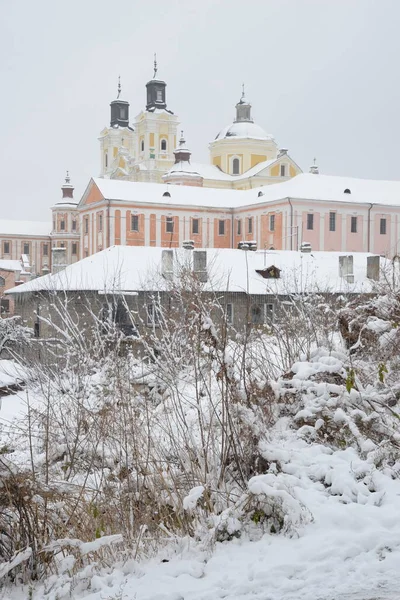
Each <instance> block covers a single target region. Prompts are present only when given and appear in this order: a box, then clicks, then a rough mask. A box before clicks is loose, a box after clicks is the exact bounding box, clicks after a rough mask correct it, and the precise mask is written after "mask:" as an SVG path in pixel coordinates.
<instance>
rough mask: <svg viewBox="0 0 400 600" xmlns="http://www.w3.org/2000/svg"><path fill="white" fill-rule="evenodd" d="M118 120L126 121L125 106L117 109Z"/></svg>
mask: <svg viewBox="0 0 400 600" xmlns="http://www.w3.org/2000/svg"><path fill="white" fill-rule="evenodd" d="M119 118H120V119H123V120H124V119H126V109H125V106H120V108H119Z"/></svg>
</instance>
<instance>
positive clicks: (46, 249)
mask: <svg viewBox="0 0 400 600" xmlns="http://www.w3.org/2000/svg"><path fill="white" fill-rule="evenodd" d="M42 255H43V256H48V255H49V245H48V244H43V247H42Z"/></svg>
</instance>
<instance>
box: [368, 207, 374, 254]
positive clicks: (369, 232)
mask: <svg viewBox="0 0 400 600" xmlns="http://www.w3.org/2000/svg"><path fill="white" fill-rule="evenodd" d="M372 207H373V204H370V206H369V209H368V228H367V229H368V240H367V252H370V248H371V209H372Z"/></svg>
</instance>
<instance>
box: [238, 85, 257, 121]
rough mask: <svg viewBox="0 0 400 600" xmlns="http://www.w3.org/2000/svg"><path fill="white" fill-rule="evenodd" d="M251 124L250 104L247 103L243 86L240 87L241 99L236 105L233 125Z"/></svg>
mask: <svg viewBox="0 0 400 600" xmlns="http://www.w3.org/2000/svg"><path fill="white" fill-rule="evenodd" d="M242 122H247V123H253V119H252V118H251V104H250V102H248V101H247V100H246V98H245V95H244V84H243V86H242V97H241V98H240V100H239V102H238V103H237V104H236V119H235V123H242Z"/></svg>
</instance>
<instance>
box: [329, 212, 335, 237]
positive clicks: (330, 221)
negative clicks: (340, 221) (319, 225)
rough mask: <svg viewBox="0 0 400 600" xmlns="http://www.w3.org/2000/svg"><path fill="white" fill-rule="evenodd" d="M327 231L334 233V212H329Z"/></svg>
mask: <svg viewBox="0 0 400 600" xmlns="http://www.w3.org/2000/svg"><path fill="white" fill-rule="evenodd" d="M329 231H331V232H335V231H336V212H335V211H330V212H329Z"/></svg>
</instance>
